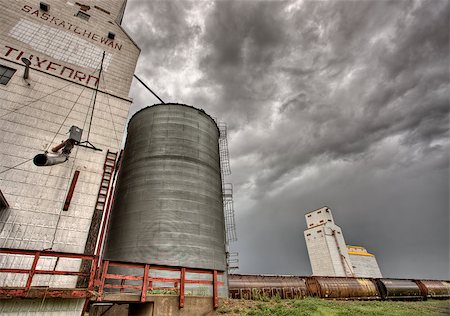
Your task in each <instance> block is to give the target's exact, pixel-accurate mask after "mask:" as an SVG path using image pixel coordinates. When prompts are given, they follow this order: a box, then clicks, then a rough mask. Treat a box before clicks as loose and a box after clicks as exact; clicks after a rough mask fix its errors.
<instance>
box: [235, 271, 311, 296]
mask: <svg viewBox="0 0 450 316" xmlns="http://www.w3.org/2000/svg"><path fill="white" fill-rule="evenodd" d="M228 286H229V293H230V297H231V298H238V299H241V298H242V299H258V298H260V297H261V296H265V297H274V296H279V297H280V298H283V299H293V298H303V297H305V296H306V292H307V291H306V277H301V276H278V275H242V274H230V275H229V276H228Z"/></svg>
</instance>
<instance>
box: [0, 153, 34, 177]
mask: <svg viewBox="0 0 450 316" xmlns="http://www.w3.org/2000/svg"><path fill="white" fill-rule="evenodd" d="M33 158H34V157H33ZM33 158H30V159H27V160H25V161H24V162H21V163H19V164H17V165H15V166H12V167H9V168H6V169H5V170H2V171H0V174H2V173H4V172H6V171H9V170H11V169H16V168H17V167H18V166H20V165H23V164H25V163H27V162H28V161H30V160H33Z"/></svg>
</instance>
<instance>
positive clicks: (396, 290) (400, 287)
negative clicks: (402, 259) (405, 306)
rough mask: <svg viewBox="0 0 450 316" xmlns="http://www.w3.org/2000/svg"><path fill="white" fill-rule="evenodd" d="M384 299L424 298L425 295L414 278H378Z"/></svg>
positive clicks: (379, 288) (378, 284) (377, 281)
mask: <svg viewBox="0 0 450 316" xmlns="http://www.w3.org/2000/svg"><path fill="white" fill-rule="evenodd" d="M376 283H377V286H378V290H379V292H380V294H381V297H382V299H383V300H423V299H424V295H423V291H421V289H420V287H419V286H418V285H417V283H416V282H414V280H407V279H376Z"/></svg>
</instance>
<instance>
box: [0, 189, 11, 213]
mask: <svg viewBox="0 0 450 316" xmlns="http://www.w3.org/2000/svg"><path fill="white" fill-rule="evenodd" d="M8 207H9V205H8V202H6V199H5V196H4V195H3V193H2V191H1V190H0V212H2V211H3V210H5V209H7V208H8Z"/></svg>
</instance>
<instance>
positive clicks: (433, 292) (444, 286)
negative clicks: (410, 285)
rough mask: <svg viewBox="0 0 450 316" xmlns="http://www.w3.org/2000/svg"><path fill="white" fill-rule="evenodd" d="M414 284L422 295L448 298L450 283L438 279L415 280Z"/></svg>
mask: <svg viewBox="0 0 450 316" xmlns="http://www.w3.org/2000/svg"><path fill="white" fill-rule="evenodd" d="M415 282H416V284H417V285H418V286H419V288H420V290H421V291H422V296H423V297H424V298H425V299H427V298H433V299H448V298H450V283H449V282H447V281H439V280H415Z"/></svg>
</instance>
